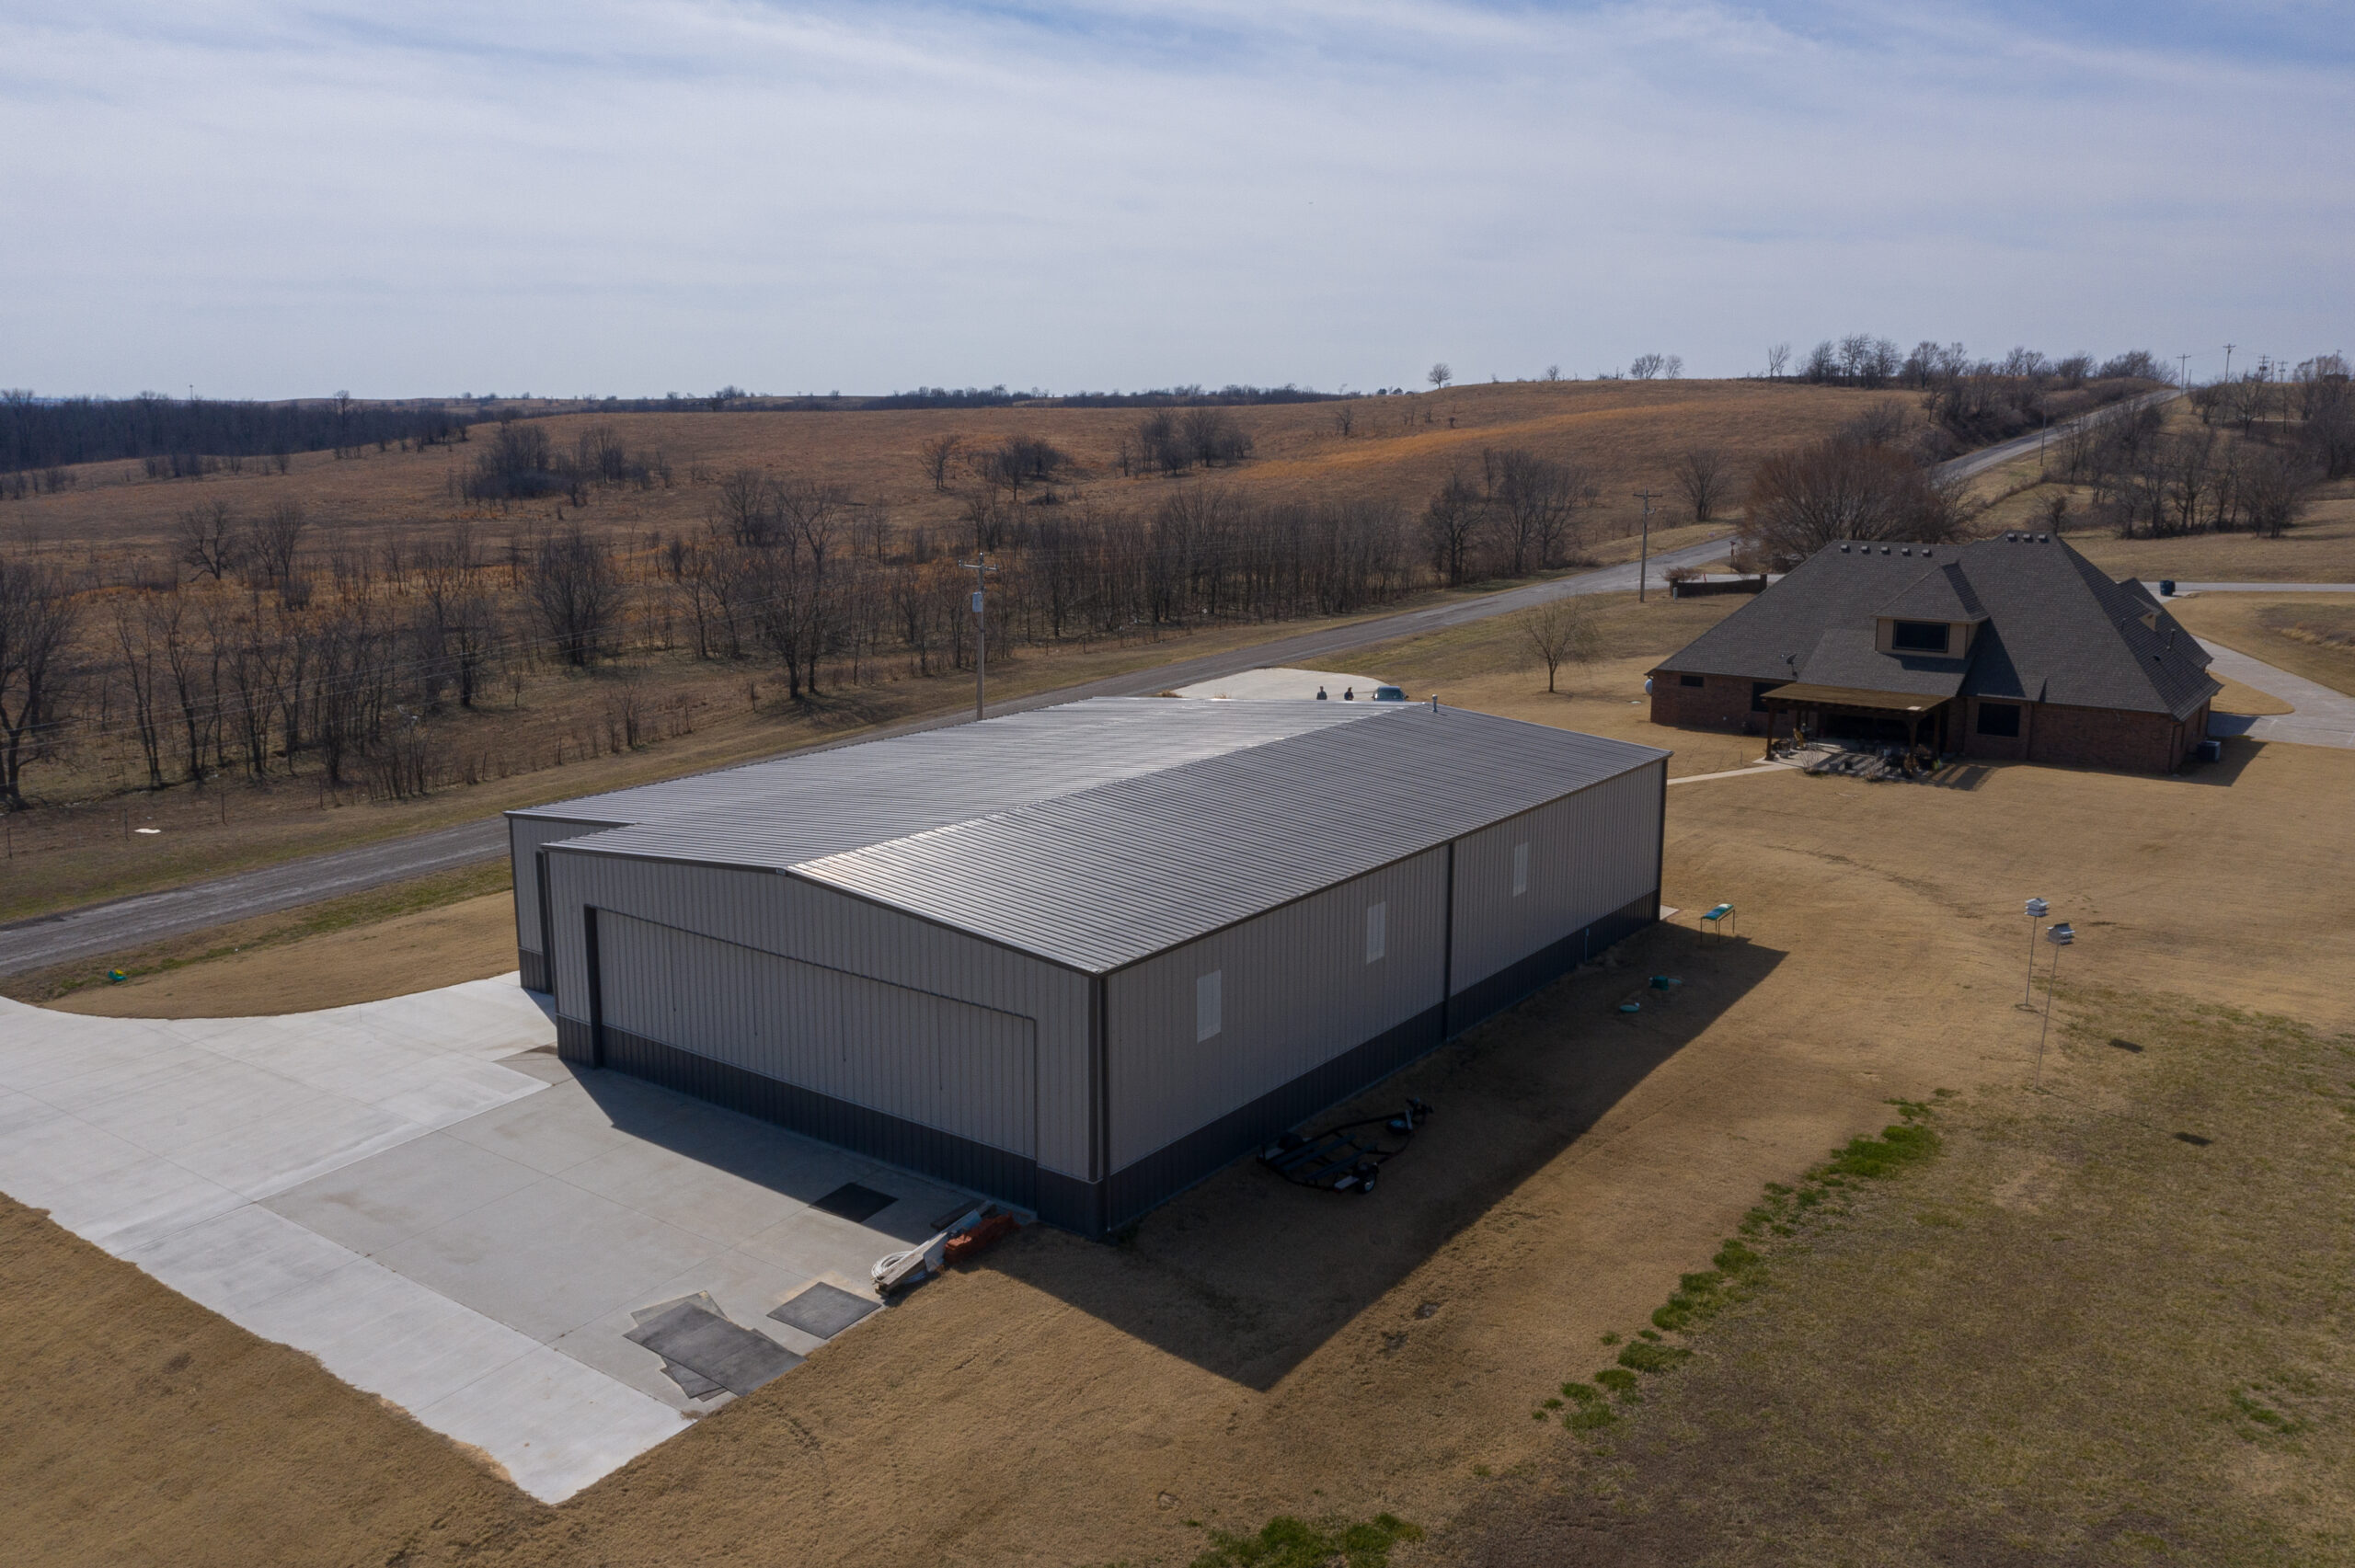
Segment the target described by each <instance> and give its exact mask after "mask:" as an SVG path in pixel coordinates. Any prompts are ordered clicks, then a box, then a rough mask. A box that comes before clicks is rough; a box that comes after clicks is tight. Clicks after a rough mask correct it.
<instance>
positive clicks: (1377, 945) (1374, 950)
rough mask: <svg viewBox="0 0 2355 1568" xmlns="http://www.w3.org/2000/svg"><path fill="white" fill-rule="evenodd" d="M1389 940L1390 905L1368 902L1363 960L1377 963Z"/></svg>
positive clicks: (1386, 949)
mask: <svg viewBox="0 0 2355 1568" xmlns="http://www.w3.org/2000/svg"><path fill="white" fill-rule="evenodd" d="M1389 942H1390V906H1389V905H1388V904H1387V903H1380V904H1369V905H1367V906H1366V911H1365V961H1366V962H1367V963H1369V964H1378V963H1380V962H1381V961H1382V956H1383V954H1384V953H1385V952H1386V951H1388V948H1389Z"/></svg>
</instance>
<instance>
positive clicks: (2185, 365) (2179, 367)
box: [2175, 354, 2191, 386]
mask: <svg viewBox="0 0 2355 1568" xmlns="http://www.w3.org/2000/svg"><path fill="white" fill-rule="evenodd" d="M2175 364H2176V372H2175V383H2176V384H2177V386H2189V385H2190V384H2191V356H2190V355H2188V354H2177V356H2176V357H2175Z"/></svg>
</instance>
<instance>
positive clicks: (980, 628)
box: [957, 551, 997, 723]
mask: <svg viewBox="0 0 2355 1568" xmlns="http://www.w3.org/2000/svg"><path fill="white" fill-rule="evenodd" d="M989 563H990V558H989V556H988V555H983V554H982V553H981V552H979V551H976V552H975V553H974V555H973V558H972V559H971V560H970V561H959V562H958V563H957V565H958V566H959V567H961V568H963V569H964V570H966V571H969V572H971V573H972V574H973V718H974V721H975V722H976V723H979V722H980V721H981V719H982V717H983V716H984V715H985V714H986V713H987V711H988V703H989V684H990V641H989V631H990V627H989V615H988V612H987V611H986V610H985V609H984V603H985V601H983V600H982V583H983V582H984V581H985V580H986V578H987V576H988V574H989V573H991V572H994V571H995V570H997V568H996V567H993V566H991V565H990V564H989Z"/></svg>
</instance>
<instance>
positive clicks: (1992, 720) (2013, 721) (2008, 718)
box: [1979, 703, 2020, 739]
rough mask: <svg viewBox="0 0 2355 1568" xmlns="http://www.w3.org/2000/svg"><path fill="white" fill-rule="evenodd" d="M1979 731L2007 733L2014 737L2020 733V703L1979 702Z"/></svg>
mask: <svg viewBox="0 0 2355 1568" xmlns="http://www.w3.org/2000/svg"><path fill="white" fill-rule="evenodd" d="M1979 733H1980V734H1982V735H2007V736H2010V737H2012V738H2015V739H2016V738H2018V736H2019V733H2020V705H2019V704H2017V703H1982V704H1979Z"/></svg>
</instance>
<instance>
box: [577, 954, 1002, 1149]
mask: <svg viewBox="0 0 2355 1568" xmlns="http://www.w3.org/2000/svg"><path fill="white" fill-rule="evenodd" d="M597 974H598V994H599V1000H600V1001H601V1003H602V1018H603V1024H604V1026H605V1027H606V1028H607V1029H608V1030H615V1029H619V1030H626V1031H627V1032H628V1033H629V1034H631V1035H635V1036H638V1037H639V1038H641V1039H646V1040H650V1041H653V1042H656V1043H658V1044H660V1045H664V1046H669V1047H672V1048H674V1049H677V1050H682V1051H687V1052H690V1053H692V1054H694V1055H695V1056H699V1057H704V1058H707V1059H710V1060H714V1061H718V1062H724V1063H726V1064H727V1065H729V1066H730V1067H735V1068H739V1069H741V1070H744V1071H746V1072H751V1073H756V1074H758V1075H760V1076H761V1077H762V1078H764V1079H770V1080H774V1081H776V1082H783V1083H789V1084H793V1085H795V1086H797V1087H798V1088H800V1089H803V1090H807V1091H810V1092H811V1093H815V1094H817V1095H820V1096H823V1097H824V1098H825V1099H826V1100H829V1101H833V1102H838V1103H841V1104H847V1105H852V1106H858V1107H863V1108H864V1109H866V1110H867V1111H873V1112H879V1113H881V1114H882V1116H886V1117H890V1118H892V1119H893V1120H895V1121H897V1122H900V1123H903V1124H905V1123H913V1124H914V1126H915V1127H923V1128H930V1129H932V1130H933V1131H936V1132H942V1133H947V1134H949V1135H950V1136H951V1137H952V1138H954V1139H962V1140H966V1141H968V1142H971V1143H979V1144H982V1145H985V1146H987V1147H988V1148H991V1149H994V1150H1003V1151H1005V1153H1009V1154H1013V1155H1017V1156H1018V1157H1019V1158H1021V1159H1022V1160H1025V1161H1031V1160H1035V1159H1036V1158H1037V1148H1038V1110H1037V1107H1038V1071H1039V1068H1038V1025H1037V1024H1034V1023H1033V1022H1032V1021H1031V1020H1030V1019H1028V1018H1026V1017H1023V1016H1021V1015H1019V1014H1017V1013H1001V1012H998V1011H997V1010H995V1009H994V1008H988V1007H978V1006H975V1005H974V1004H973V1003H971V1002H968V1001H956V1000H955V999H953V998H950V997H945V996H936V995H934V994H933V993H932V992H930V991H921V990H912V989H910V988H909V987H906V986H899V985H892V984H890V983H889V982H888V981H884V980H878V979H870V978H868V977H867V976H865V975H854V974H851V973H848V972H847V971H845V970H842V969H830V968H826V967H822V966H821V965H817V964H809V963H804V962H802V961H801V960H799V959H798V958H787V957H782V956H778V955H776V954H774V953H764V952H763V951H761V950H760V949H758V948H753V947H744V946H740V945H738V944H735V943H732V942H722V941H719V940H718V939H717V938H715V937H709V936H702V935H698V934H696V933H693V932H686V931H680V930H677V929H676V928H674V927H672V926H666V925H658V924H656V923H655V922H653V921H643V920H638V919H637V918H635V917H634V916H630V915H624V914H617V913H615V911H613V910H599V911H597ZM822 1110H823V1108H822V1107H820V1108H817V1110H815V1111H814V1112H813V1114H812V1115H811V1116H808V1117H804V1116H795V1117H794V1118H792V1120H793V1121H794V1123H795V1124H796V1125H804V1127H805V1130H808V1131H810V1132H813V1133H815V1134H817V1135H818V1136H820V1137H823V1138H830V1139H833V1140H835V1141H838V1142H845V1143H850V1144H852V1145H853V1146H854V1147H870V1148H873V1149H874V1151H875V1152H878V1153H882V1154H885V1155H886V1157H887V1158H893V1159H898V1160H900V1161H902V1162H903V1163H910V1164H917V1165H922V1166H927V1167H932V1168H935V1169H940V1161H939V1160H937V1159H935V1158H923V1157H919V1156H917V1155H915V1154H914V1153H913V1152H912V1151H911V1152H902V1147H903V1145H904V1139H891V1140H890V1142H891V1143H892V1145H893V1147H892V1148H890V1149H889V1150H887V1149H884V1148H880V1147H875V1145H874V1140H873V1139H871V1138H868V1137H856V1136H850V1135H849V1134H848V1133H847V1132H846V1131H844V1130H838V1129H837V1127H836V1126H835V1125H833V1123H829V1122H828V1120H827V1118H826V1117H825V1116H824V1115H823V1114H822ZM834 1120H835V1122H841V1121H842V1118H839V1117H838V1118H835V1119H834ZM851 1120H852V1122H857V1121H858V1120H859V1118H851ZM940 1173H942V1174H944V1175H951V1176H952V1179H956V1173H953V1172H951V1171H949V1170H946V1169H941V1170H940Z"/></svg>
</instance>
